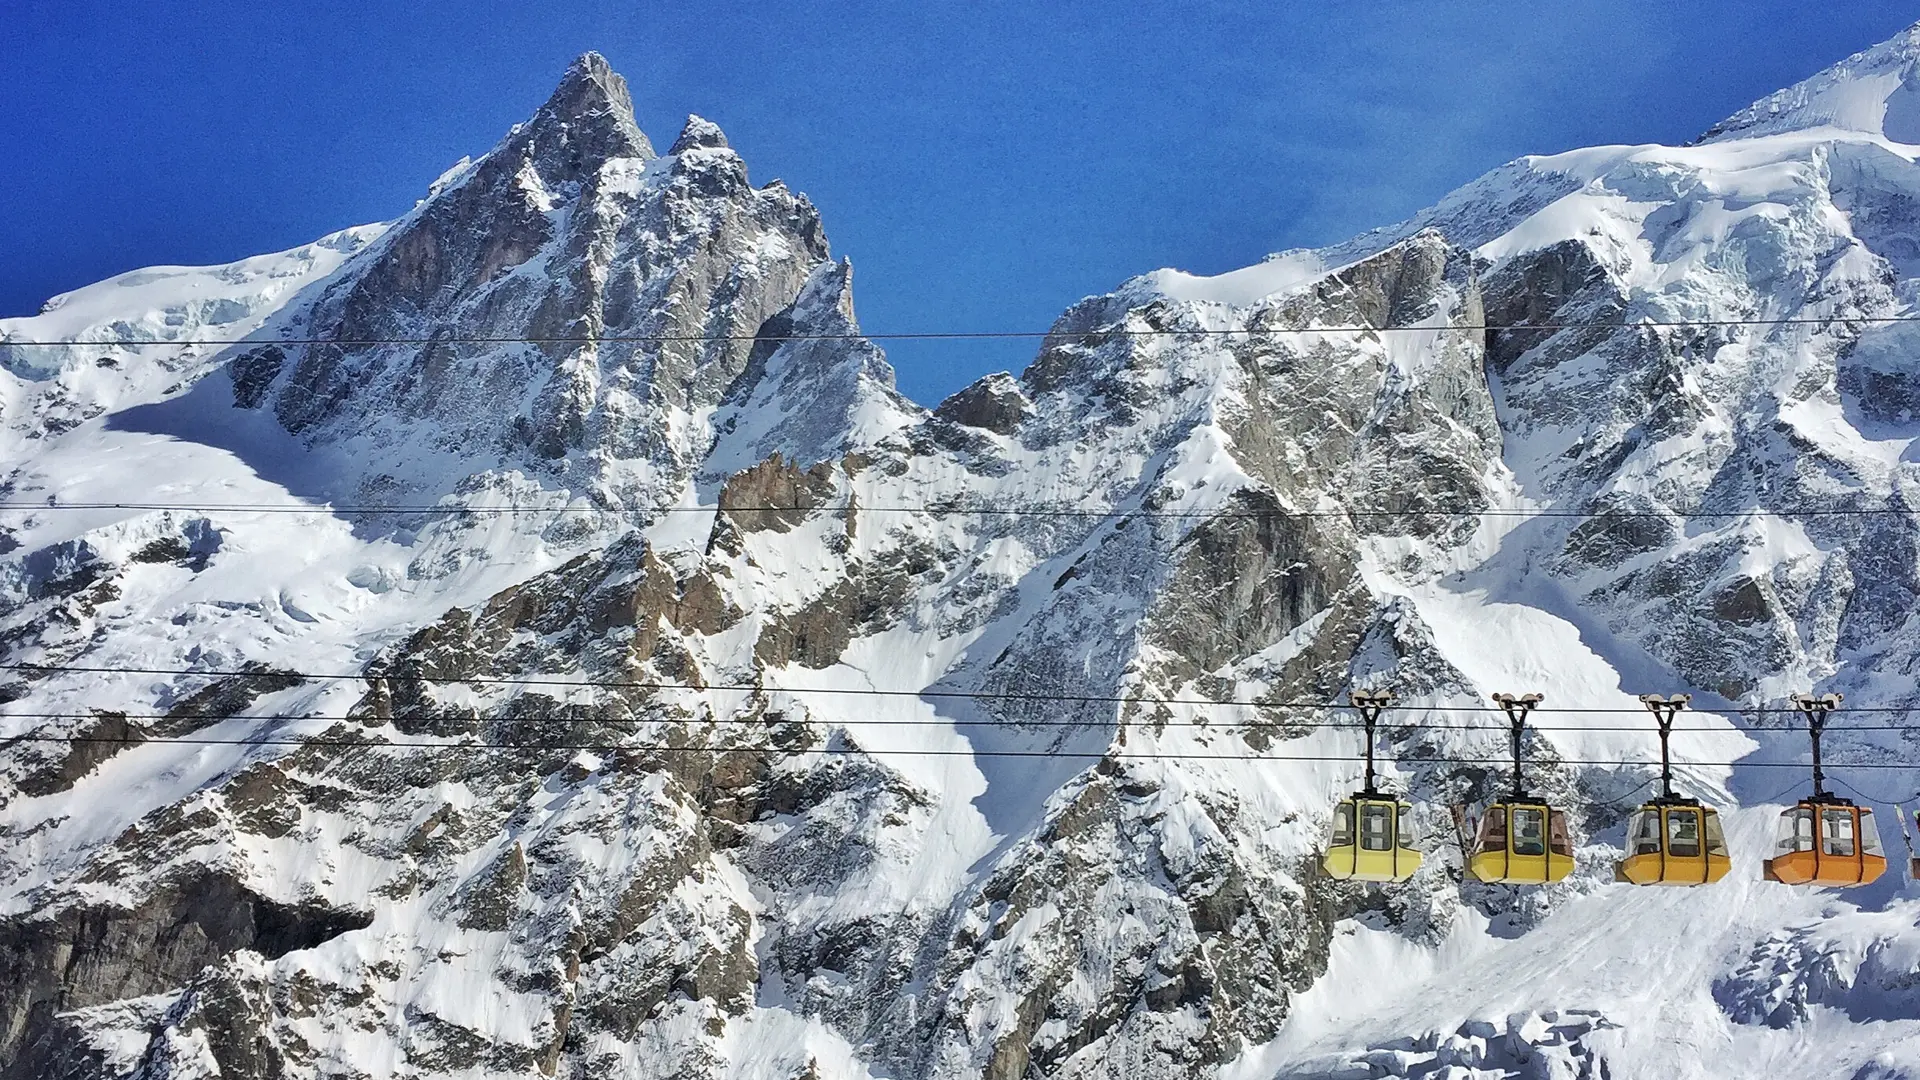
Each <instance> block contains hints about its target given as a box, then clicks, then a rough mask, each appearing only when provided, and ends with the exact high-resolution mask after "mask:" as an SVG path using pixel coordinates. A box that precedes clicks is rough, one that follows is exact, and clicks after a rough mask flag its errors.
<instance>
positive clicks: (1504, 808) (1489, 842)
mask: <svg viewBox="0 0 1920 1080" xmlns="http://www.w3.org/2000/svg"><path fill="white" fill-rule="evenodd" d="M1467 871H1468V872H1469V873H1471V874H1472V875H1473V876H1474V877H1476V878H1479V879H1480V880H1481V881H1486V882H1491V883H1494V884H1499V885H1546V884H1548V883H1550V882H1555V881H1560V880H1562V879H1564V878H1565V877H1566V876H1567V875H1568V874H1571V873H1573V843H1572V842H1571V840H1569V839H1568V836H1567V815H1566V812H1565V811H1563V810H1556V809H1554V808H1553V807H1551V806H1549V805H1547V804H1546V803H1543V802H1533V801H1531V800H1528V801H1520V800H1509V801H1506V802H1497V803H1494V804H1493V805H1492V806H1489V807H1487V812H1486V814H1485V815H1483V816H1482V817H1481V818H1480V828H1479V829H1478V831H1477V832H1476V834H1475V837H1474V842H1473V849H1472V851H1471V852H1469V853H1468V856H1467Z"/></svg>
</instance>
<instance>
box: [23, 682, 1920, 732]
mask: <svg viewBox="0 0 1920 1080" xmlns="http://www.w3.org/2000/svg"><path fill="white" fill-rule="evenodd" d="M683 689H692V688H691V687H685V688H683ZM1143 700H1144V699H1143ZM1229 704H1244V703H1239V702H1235V703H1229ZM563 707H564V706H563ZM1336 707H1337V706H1336ZM1415 708H1425V707H1424V706H1415ZM1434 708H1435V709H1436V710H1437V709H1439V708H1440V707H1438V706H1436V707H1434ZM1465 711H1475V712H1482V711H1485V710H1481V709H1469V710H1465ZM1542 711H1552V710H1542ZM1620 711H1622V712H1625V711H1626V710H1624V709H1623V710H1620ZM103 714H110V715H113V716H116V717H119V718H120V719H124V720H257V721H261V722H267V721H285V720H336V721H345V720H360V719H363V717H358V716H346V715H341V716H327V715H316V714H312V713H267V714H255V715H243V714H238V713H161V712H128V711H125V710H122V709H113V708H107V707H105V706H99V707H96V708H94V709H93V710H91V711H89V712H0V720H10V719H21V720H92V719H95V718H96V717H99V716H101V715H103ZM484 719H486V721H487V722H488V723H498V722H509V723H523V724H536V723H553V724H575V723H585V722H593V723H604V724H645V723H689V722H691V721H688V720H686V719H685V718H672V719H669V718H661V717H649V716H626V717H620V716H588V717H575V716H556V715H553V714H551V713H541V714H532V715H517V714H513V713H496V714H494V715H491V716H488V717H485V718H484ZM824 722H826V723H830V724H832V725H833V726H835V727H1025V728H1033V727H1043V728H1045V727H1065V728H1071V727H1091V726H1096V725H1098V726H1102V727H1113V728H1141V729H1151V728H1166V727H1172V728H1193V729H1196V730H1200V731H1231V730H1239V729H1247V730H1265V729H1275V730H1286V731H1290V730H1296V729H1300V728H1307V729H1311V730H1316V731H1318V730H1323V729H1325V730H1347V729H1352V728H1359V727H1363V726H1364V725H1363V724H1362V723H1360V722H1358V721H1354V720H1204V721H1185V722H1178V723H1174V722H1167V721H1160V720H1102V721H1088V720H1000V719H994V720H964V719H952V720H944V719H942V720H910V719H887V720H862V719H854V720H838V719H836V720H831V721H824ZM698 723H701V724H763V723H765V721H764V720H761V719H758V718H751V717H726V716H715V717H705V718H702V719H700V720H699V721H698ZM1530 727H1531V730H1534V731H1565V732H1582V731H1592V732H1616V731H1644V730H1645V728H1644V727H1640V726H1635V725H1631V724H1533V725H1530ZM1378 729H1379V730H1381V731H1505V730H1507V726H1506V725H1505V724H1442V723H1436V722H1433V721H1430V720H1429V721H1420V720H1404V721H1399V722H1396V723H1382V724H1380V725H1378ZM1674 730H1675V731H1697V732H1718V733H1723V734H1724V733H1729V732H1736V733H1744V729H1741V728H1732V727H1684V728H1681V727H1677V728H1675V729H1674ZM1847 730H1848V731H1915V732H1920V724H1855V725H1852V726H1851V727H1849V728H1848V729H1847Z"/></svg>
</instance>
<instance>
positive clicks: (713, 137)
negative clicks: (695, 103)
mask: <svg viewBox="0 0 1920 1080" xmlns="http://www.w3.org/2000/svg"><path fill="white" fill-rule="evenodd" d="M727 148H728V147H727V136H726V133H725V132H723V131H721V130H720V125H719V124H716V123H714V122H713V121H711V120H708V119H706V118H705V117H701V116H694V115H692V114H688V116H687V123H686V126H685V127H683V128H681V129H680V137H679V138H677V139H675V140H673V148H672V149H671V150H668V151H667V153H669V154H679V153H684V152H686V151H688V150H697V149H706V150H723V149H727Z"/></svg>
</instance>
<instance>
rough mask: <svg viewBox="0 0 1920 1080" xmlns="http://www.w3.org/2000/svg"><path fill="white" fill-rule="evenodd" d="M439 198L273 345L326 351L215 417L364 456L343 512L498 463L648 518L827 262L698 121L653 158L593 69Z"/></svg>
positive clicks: (808, 210)
mask: <svg viewBox="0 0 1920 1080" xmlns="http://www.w3.org/2000/svg"><path fill="white" fill-rule="evenodd" d="M442 184H443V185H444V186H443V187H442V189H440V190H438V191H437V192H436V194H434V196H433V197H431V198H429V199H428V200H427V201H426V202H425V203H424V204H422V206H421V207H420V208H419V209H418V210H416V211H415V212H414V213H413V214H411V215H409V216H408V217H407V218H404V219H402V220H401V221H400V222H399V223H397V224H396V225H395V226H394V227H393V228H392V229H391V230H390V231H389V232H388V233H387V235H386V236H384V237H383V238H382V239H381V241H380V242H379V245H378V249H377V250H375V251H372V252H369V253H368V254H367V255H366V256H364V257H362V258H360V259H358V260H356V261H355V264H354V267H353V270H352V271H351V272H350V273H348V274H346V275H343V276H342V277H340V278H339V279H338V280H336V281H334V282H332V283H331V284H330V285H329V286H328V287H327V289H326V291H325V293H324V294H323V295H322V296H321V297H320V298H319V300H318V302H317V303H315V304H314V305H313V306H312V308H311V309H309V310H308V311H306V312H305V313H303V314H302V316H301V317H300V318H299V320H298V324H297V326H296V325H295V324H294V322H292V321H289V322H288V323H287V324H286V326H287V329H288V330H289V332H291V331H293V330H295V329H297V330H298V331H299V334H300V336H302V337H314V338H326V339H336V340H337V341H338V344H322V345H313V346H286V347H282V346H265V347H262V348H260V349H257V350H255V351H253V352H250V353H247V354H245V355H243V356H241V357H240V358H238V359H237V360H236V362H235V365H234V368H233V379H234V394H235V402H236V404H239V405H241V406H243V407H267V406H268V402H269V399H270V400H271V408H272V409H273V412H274V415H275V416H277V417H278V418H279V420H280V422H281V423H282V424H283V425H285V427H286V429H287V430H288V431H291V432H294V433H296V434H300V435H302V436H303V437H305V438H307V439H308V440H325V441H328V442H337V441H339V440H342V439H346V438H358V439H361V440H365V441H367V442H369V443H370V444H371V445H373V446H377V447H379V448H380V450H381V454H380V457H381V458H383V459H385V466H384V467H383V468H381V469H377V470H374V471H372V472H371V473H370V474H369V475H368V476H367V477H366V478H365V479H364V481H363V486H362V488H361V489H360V491H359V492H358V493H357V494H358V495H359V496H361V497H363V498H370V499H373V500H374V501H395V502H401V503H405V502H408V501H418V500H419V498H420V497H421V496H423V495H424V496H427V497H428V499H429V501H431V499H432V498H435V497H438V496H439V495H441V494H443V493H445V491H446V490H447V486H446V485H449V484H450V482H451V481H452V480H454V479H457V478H458V477H459V476H463V475H465V473H466V472H468V471H472V470H473V469H474V468H475V467H476V466H478V467H485V466H488V465H506V464H512V465H517V466H522V467H526V466H532V467H535V468H539V469H541V470H542V471H545V472H550V473H552V474H553V475H555V476H556V477H558V478H561V479H563V480H565V481H566V482H569V483H571V484H574V485H577V486H578V487H581V488H584V489H585V490H588V491H590V492H593V493H595V494H596V495H599V496H600V497H602V498H610V499H620V500H645V499H648V498H653V499H655V500H657V499H659V498H661V497H663V496H664V495H665V493H668V492H670V491H672V489H673V487H674V486H675V485H676V484H677V483H678V482H680V481H681V480H683V479H684V478H685V476H686V474H687V473H688V472H689V471H690V470H691V468H692V467H693V465H694V463H695V462H697V461H698V459H699V457H700V456H701V455H702V454H703V453H704V452H705V451H706V449H707V447H706V445H705V444H704V442H703V441H702V440H701V438H700V433H699V429H698V425H697V424H692V423H690V422H689V421H690V420H691V419H692V417H694V416H695V415H697V414H699V413H701V412H702V411H703V410H710V409H712V408H713V407H714V406H716V405H718V404H720V402H721V400H722V398H723V397H725V395H726V394H727V392H728V390H729V388H731V387H732V386H733V385H734V383H735V380H737V379H738V378H739V377H740V376H741V374H742V372H743V371H744V370H745V369H746V367H747V363H748V358H749V355H750V354H751V352H752V348H753V343H754V340H755V335H756V333H757V332H758V331H760V329H761V327H762V325H763V324H764V323H766V322H767V321H768V320H769V319H770V318H773V317H774V316H776V315H778V314H780V313H781V312H782V311H783V310H785V309H786V308H787V307H788V305H789V304H791V303H792V302H793V301H794V300H795V299H796V298H797V297H798V295H799V293H800V290H801V286H802V285H803V283H805V282H806V280H807V278H808V275H809V273H810V272H811V271H812V270H813V269H814V268H815V266H817V265H819V264H820V263H822V262H823V261H824V260H825V259H826V257H827V243H826V237H825V234H824V233H823V231H822V230H821V226H820V219H819V215H818V214H817V213H816V211H815V210H814V208H813V206H812V204H810V203H809V202H807V200H806V199H805V198H804V197H801V196H797V195H794V194H792V193H791V192H789V191H788V190H787V189H786V188H785V187H784V186H782V185H780V184H779V183H774V184H771V185H768V186H766V187H762V188H758V189H756V188H754V187H752V186H751V185H750V184H749V183H748V181H747V172H746V166H745V164H744V163H743V162H742V161H741V159H740V157H739V155H737V154H735V153H734V152H733V151H732V150H731V149H729V148H728V147H727V142H726V138H725V136H724V135H722V134H721V133H720V131H719V129H718V128H717V127H715V126H714V125H712V124H711V123H709V122H707V121H705V120H701V119H700V118H698V117H692V118H689V120H688V123H687V129H686V131H685V132H683V133H682V135H681V137H680V138H679V139H677V140H676V141H675V143H674V145H673V149H672V152H671V153H670V154H669V155H668V156H667V157H665V158H660V157H657V156H656V155H655V153H654V150H653V147H652V145H651V144H650V143H649V142H648V140H647V138H646V136H645V135H643V134H641V133H640V131H639V129H638V128H636V127H635V126H634V122H633V107H632V102H631V101H630V100H629V98H628V96H627V87H626V83H625V81H624V80H622V79H621V78H620V76H618V75H616V74H614V73H613V72H612V71H610V70H609V69H608V68H607V65H606V61H604V60H602V59H601V58H600V57H599V56H598V55H595V54H591V53H590V54H588V55H586V56H584V57H582V58H581V59H580V60H579V61H577V62H576V63H575V64H574V66H573V67H572V68H571V69H570V70H569V71H568V72H567V75H566V77H565V78H564V79H563V80H562V81H561V83H560V86H559V88H558V89H557V90H555V91H554V94H553V97H552V98H551V99H549V100H548V101H547V103H546V104H545V105H543V106H541V108H540V110H539V111H538V112H537V113H535V114H534V117H533V119H531V120H530V121H528V122H527V123H525V124H522V125H520V126H519V127H518V128H516V129H515V131H514V133H513V134H512V135H510V136H509V137H508V138H507V139H506V140H505V141H504V142H502V143H501V144H500V145H499V146H498V147H495V148H494V150H493V151H492V152H490V153H488V154H487V155H486V156H485V157H483V158H481V159H480V160H479V161H477V162H475V163H473V164H472V165H470V166H467V167H466V168H465V170H464V171H462V172H460V173H459V174H458V175H457V176H455V177H453V178H452V179H449V180H443V181H442ZM523 338H530V339H533V340H531V341H522V340H520V339H523ZM394 339H399V340H394ZM450 451H451V452H454V453H456V454H458V459H457V463H456V464H455V465H453V466H451V468H454V469H458V470H460V471H458V472H447V471H445V470H432V469H429V470H428V475H429V476H432V477H433V481H434V483H433V484H432V486H426V487H424V488H423V486H422V483H421V481H420V478H419V473H420V471H421V470H420V469H419V467H418V466H419V464H421V462H418V461H414V460H409V459H412V458H427V459H429V460H430V459H431V458H432V457H434V456H437V455H445V454H447V453H448V452H450ZM436 474H437V475H436Z"/></svg>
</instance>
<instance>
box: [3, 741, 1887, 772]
mask: <svg viewBox="0 0 1920 1080" xmlns="http://www.w3.org/2000/svg"><path fill="white" fill-rule="evenodd" d="M22 742H34V743H78V744H87V745H94V744H98V745H115V746H130V747H134V746H150V745H187V746H352V747H367V748H386V747H391V748H395V749H402V750H463V749H466V750H594V751H602V750H604V751H608V752H613V751H617V750H628V751H642V752H646V753H655V752H658V753H698V754H733V753H760V752H764V751H773V752H776V753H782V754H790V755H793V756H801V755H805V754H859V755H868V756H894V757H900V756H904V757H1016V758H1073V759H1081V758H1084V759H1088V760H1097V759H1100V758H1107V757H1117V758H1145V759H1155V760H1159V759H1165V760H1170V761H1325V762H1334V761H1352V760H1353V757H1352V755H1349V754H1261V753H1232V754H1208V753H1196V752H1191V751H1184V750H1181V751H1166V752H1138V751H1130V750H990V749H983V750H972V749H968V750H941V749H928V748H924V747H911V748H901V749H882V748H870V747H860V746H849V747H816V748H811V749H805V750H786V749H783V748H781V747H778V746H768V745H760V746H752V745H747V746H696V745H678V746H675V745H664V744H648V743H613V742H561V743H555V742H545V741H528V742H516V743H508V742H485V741H479V742H476V741H461V742H453V741H449V742H420V741H414V742H399V741H392V740H376V739H372V738H358V739H329V738H322V737H320V736H314V737H310V738H298V737H295V738H254V739H229V738H214V737H210V736H198V735H148V736H139V735H126V736H105V735H49V734H35V733H28V734H22V735H12V736H5V737H0V746H5V745H7V744H10V743H22ZM1394 760H1395V763H1396V764H1402V765H1404V764H1412V765H1499V764H1502V763H1504V762H1505V760H1506V759H1504V758H1473V757H1461V756H1459V755H1454V754H1435V755H1427V756H1400V757H1396V758H1395V759H1394ZM1552 764H1554V765H1577V766H1582V767H1587V768H1615V769H1624V768H1641V767H1645V766H1649V765H1653V764H1654V762H1652V761H1649V760H1627V759H1602V758H1557V759H1555V760H1554V761H1553V762H1552ZM1686 764H1688V765H1691V766H1694V767H1697V768H1762V769H1799V768H1804V767H1805V766H1803V765H1800V764H1798V763H1796V762H1788V761H1688V762H1686ZM1834 767H1835V768H1845V769H1875V770H1880V769H1886V770H1902V771H1906V770H1912V769H1920V762H1888V761H1873V762H1844V763H1835V765H1834Z"/></svg>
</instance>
